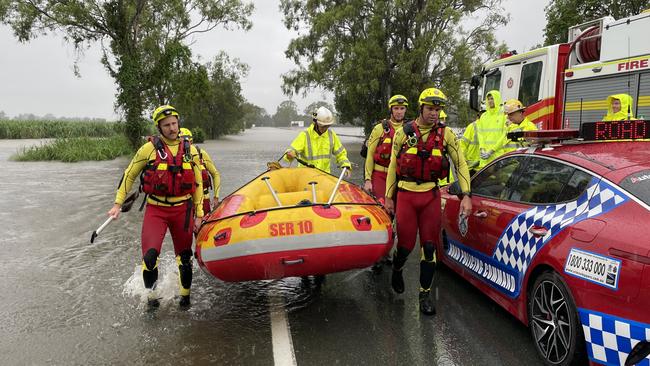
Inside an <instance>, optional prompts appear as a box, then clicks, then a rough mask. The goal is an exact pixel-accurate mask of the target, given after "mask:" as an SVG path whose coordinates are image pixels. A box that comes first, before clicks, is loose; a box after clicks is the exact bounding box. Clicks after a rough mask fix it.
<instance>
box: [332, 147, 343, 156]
mask: <svg viewBox="0 0 650 366" xmlns="http://www.w3.org/2000/svg"><path fill="white" fill-rule="evenodd" d="M341 151H343V145H341V147H339V148H338V149H336V151H333V152H332V154H334V155H335V156H336V155H338V154H340V153H341Z"/></svg>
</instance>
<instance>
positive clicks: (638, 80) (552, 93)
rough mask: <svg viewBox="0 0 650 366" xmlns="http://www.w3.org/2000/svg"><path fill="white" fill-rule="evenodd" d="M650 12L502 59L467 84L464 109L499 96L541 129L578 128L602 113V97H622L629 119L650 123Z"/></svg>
mask: <svg viewBox="0 0 650 366" xmlns="http://www.w3.org/2000/svg"><path fill="white" fill-rule="evenodd" d="M649 30H650V11H645V12H643V13H641V14H638V15H635V16H631V17H629V18H624V19H619V20H615V19H613V18H612V17H604V18H601V19H598V20H594V21H590V22H587V23H584V24H579V25H576V26H574V27H571V28H570V29H569V42H568V43H564V44H558V45H552V46H547V47H542V48H538V49H535V50H532V51H529V52H526V53H523V54H520V55H517V54H513V53H506V54H503V55H501V58H499V59H498V60H495V61H493V62H490V63H488V64H486V65H485V66H484V69H483V72H482V73H481V75H477V76H475V77H473V78H472V83H471V84H472V89H471V90H470V105H471V106H472V108H474V109H475V110H478V107H479V97H478V95H479V91H480V90H479V89H481V85H482V86H483V88H482V91H483V93H482V94H483V95H486V93H487V92H488V91H490V90H494V89H496V90H499V91H500V92H501V96H502V100H504V101H505V100H508V99H511V98H514V99H519V100H520V101H521V102H522V103H523V104H524V105H525V106H528V108H527V109H526V114H527V116H528V118H529V119H530V120H531V121H533V122H534V123H536V124H537V126H538V128H541V129H559V128H569V127H570V128H579V126H580V124H581V122H588V121H589V122H593V121H599V120H600V119H601V118H602V117H603V116H604V115H605V114H606V113H607V105H606V98H607V96H608V95H612V94H620V93H625V94H629V95H630V96H631V97H632V100H633V104H634V105H633V109H632V110H631V111H630V112H631V114H633V115H634V116H636V117H638V118H641V119H642V118H643V117H644V116H645V117H650V38H648V31H649Z"/></svg>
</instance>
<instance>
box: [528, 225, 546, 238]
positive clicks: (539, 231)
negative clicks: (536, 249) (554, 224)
mask: <svg viewBox="0 0 650 366" xmlns="http://www.w3.org/2000/svg"><path fill="white" fill-rule="evenodd" d="M528 232H529V233H531V234H533V235H534V236H545V235H546V234H547V233H548V229H547V228H545V227H544V226H531V227H530V229H528Z"/></svg>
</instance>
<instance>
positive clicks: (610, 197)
mask: <svg viewBox="0 0 650 366" xmlns="http://www.w3.org/2000/svg"><path fill="white" fill-rule="evenodd" d="M628 199H629V198H628V197H627V196H626V195H625V194H624V193H623V192H621V191H620V190H618V189H616V188H615V187H614V186H612V185H611V184H609V183H607V182H605V181H602V180H600V179H599V178H592V180H591V182H590V183H589V187H588V188H587V189H586V190H585V192H584V193H583V194H582V195H580V197H578V199H577V200H575V201H571V202H566V203H560V204H557V205H549V206H534V207H532V208H530V209H529V210H527V211H524V212H522V213H521V214H519V215H517V216H516V217H515V218H514V219H513V220H512V222H511V223H510V225H508V227H507V228H506V229H505V230H504V232H503V233H502V234H501V237H500V238H499V242H498V244H497V246H496V249H495V251H494V255H493V257H494V258H495V259H496V260H497V261H498V262H500V263H502V264H504V265H506V266H507V267H510V268H512V269H515V270H516V271H517V272H519V273H520V274H523V273H525V272H526V269H528V265H529V264H530V262H531V261H532V260H533V258H534V257H535V254H536V253H537V252H539V250H540V249H541V248H542V247H543V246H544V245H545V244H546V243H548V242H549V241H550V240H551V239H552V238H553V237H554V236H555V235H557V234H558V233H560V232H561V231H562V230H563V229H564V228H565V227H567V226H569V225H573V224H576V223H578V222H580V221H582V220H585V219H588V218H592V217H596V216H599V215H602V214H604V213H606V212H608V211H610V210H612V209H614V208H615V207H617V206H618V205H621V204H623V203H625V202H626V201H628ZM533 226H543V227H545V228H546V229H547V230H548V231H547V233H546V235H544V236H543V237H535V236H534V235H533V234H531V233H530V232H529V231H528V230H529V229H530V228H531V227H533ZM522 277H523V276H522Z"/></svg>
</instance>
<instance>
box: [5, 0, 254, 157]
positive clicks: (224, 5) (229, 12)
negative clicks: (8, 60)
mask: <svg viewBox="0 0 650 366" xmlns="http://www.w3.org/2000/svg"><path fill="white" fill-rule="evenodd" d="M252 11H253V5H252V4H245V3H243V2H242V0H107V1H102V0H66V1H60V0H2V1H0V21H2V22H3V23H7V24H9V25H11V26H12V28H13V30H14V33H15V35H16V37H18V40H19V41H21V42H27V41H29V40H30V39H32V38H34V37H35V36H37V35H40V34H43V33H47V32H48V31H52V32H53V31H60V32H61V33H62V34H63V35H64V38H65V40H66V41H68V42H70V43H72V44H73V45H74V47H75V48H76V49H77V50H83V47H84V46H85V45H88V44H91V43H94V42H100V45H101V47H102V51H103V57H102V63H103V65H104V66H105V67H106V69H107V70H108V72H109V74H110V75H111V76H112V77H113V78H114V79H115V81H116V84H117V86H118V92H117V100H116V109H120V110H121V111H122V112H123V114H124V116H125V119H126V131H127V136H128V137H129V139H130V140H131V143H132V145H133V146H134V147H135V146H137V145H138V144H139V143H140V136H141V135H142V133H143V128H144V124H143V121H142V119H143V118H142V117H143V110H144V109H145V106H146V95H145V91H147V90H148V89H150V88H154V87H160V80H163V79H164V78H165V77H166V76H168V75H169V74H170V72H172V71H173V70H170V68H172V67H174V66H175V65H177V64H178V63H177V62H176V61H177V60H178V59H179V58H184V61H185V63H186V64H187V63H188V62H187V60H188V57H187V55H188V54H189V49H188V48H187V46H186V45H185V44H184V43H183V42H184V40H186V39H187V38H188V37H191V36H193V35H195V34H198V33H203V32H208V31H210V30H212V29H214V28H215V27H217V26H219V25H223V26H225V27H229V26H233V25H234V26H239V27H242V28H244V29H249V28H250V27H251V23H250V21H249V20H248V16H250V14H251V13H252ZM163 99H165V96H164V95H162V94H161V96H160V100H163Z"/></svg>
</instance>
